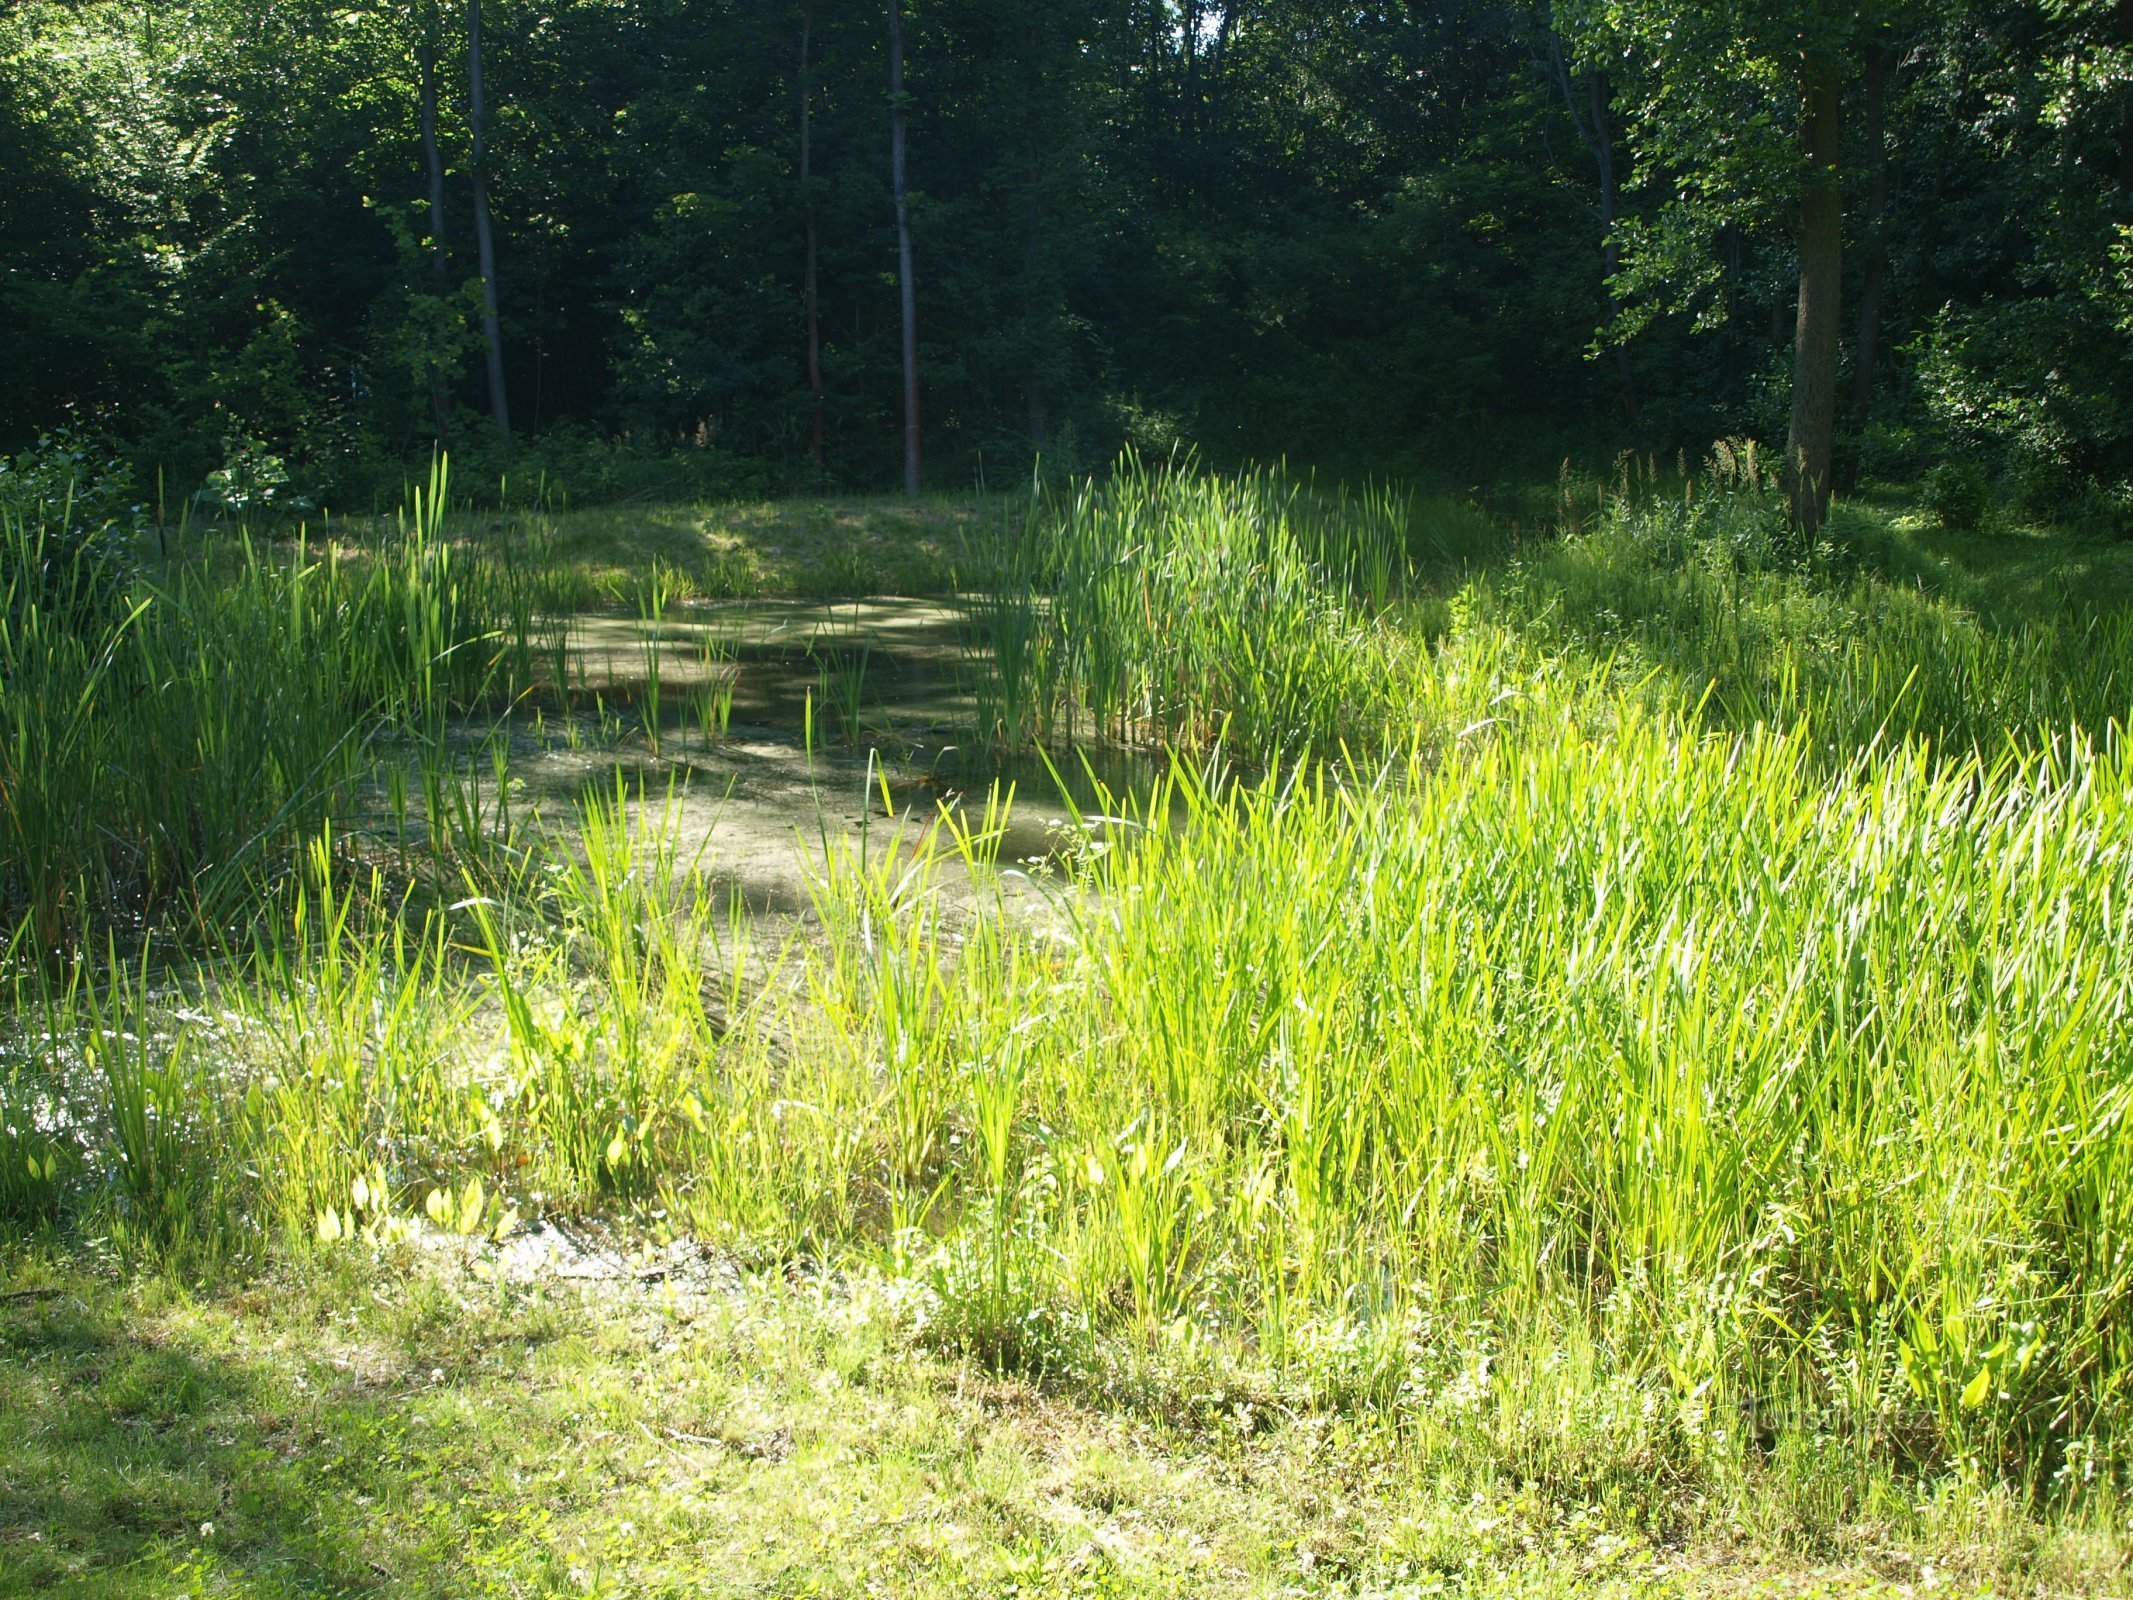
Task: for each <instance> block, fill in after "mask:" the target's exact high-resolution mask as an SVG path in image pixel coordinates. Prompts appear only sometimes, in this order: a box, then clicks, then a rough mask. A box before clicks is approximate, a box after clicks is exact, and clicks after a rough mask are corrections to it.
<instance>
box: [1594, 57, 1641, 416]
mask: <svg viewBox="0 0 2133 1600" xmlns="http://www.w3.org/2000/svg"><path fill="white" fill-rule="evenodd" d="M1587 87H1588V91H1589V93H1590V95H1591V99H1592V149H1593V159H1594V161H1595V162H1596V163H1597V164H1598V166H1599V169H1600V238H1601V241H1602V243H1601V245H1600V269H1601V271H1602V273H1603V274H1604V275H1605V276H1606V279H1607V315H1608V320H1610V321H1615V320H1618V319H1619V318H1620V317H1621V315H1622V297H1621V296H1620V295H1618V294H1616V293H1615V278H1616V276H1617V275H1618V274H1619V273H1620V272H1621V270H1622V240H1621V237H1620V236H1619V234H1618V233H1617V232H1616V229H1615V223H1616V222H1617V220H1619V217H1620V214H1621V186H1620V184H1619V183H1618V181H1617V179H1616V176H1615V130H1614V127H1613V125H1612V124H1611V123H1609V121H1608V120H1607V80H1606V79H1605V78H1603V77H1601V76H1600V74H1599V73H1597V72H1595V73H1594V74H1593V75H1592V77H1591V80H1590V82H1589V84H1588V86H1587ZM1614 347H1615V381H1616V382H1617V383H1618V384H1619V385H1620V386H1621V389H1622V416H1623V420H1625V421H1627V422H1635V421H1636V420H1637V375H1636V372H1635V371H1634V370H1633V369H1632V368H1631V366H1630V364H1629V347H1628V346H1627V345H1625V344H1624V343H1623V342H1622V341H1621V340H1620V339H1619V338H1618V339H1616V340H1615V341H1614Z"/></svg>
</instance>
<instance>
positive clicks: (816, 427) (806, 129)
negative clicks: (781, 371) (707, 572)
mask: <svg viewBox="0 0 2133 1600" xmlns="http://www.w3.org/2000/svg"><path fill="white" fill-rule="evenodd" d="M814 27H815V7H814V0H806V3H805V4H804V5H802V6H801V8H800V196H801V207H802V210H803V213H804V214H805V216H806V219H807V265H806V267H805V269H804V271H803V273H802V276H801V279H800V303H801V305H802V306H803V307H804V308H805V310H806V314H807V390H808V393H809V394H810V395H812V396H813V397H814V417H813V421H812V424H811V426H810V428H809V434H808V446H809V450H810V452H811V453H812V454H813V456H814V462H815V470H816V471H817V472H820V471H821V470H822V319H821V316H820V304H821V303H820V300H819V298H818V297H817V294H816V272H815V263H816V256H817V253H818V252H817V244H816V232H815V191H814V190H813V188H812V187H810V180H811V179H812V178H813V176H814V169H813V167H812V165H811V156H812V145H811V141H810V118H809V106H808V82H807V66H808V60H807V58H808V46H809V45H810V44H812V43H813V35H814Z"/></svg>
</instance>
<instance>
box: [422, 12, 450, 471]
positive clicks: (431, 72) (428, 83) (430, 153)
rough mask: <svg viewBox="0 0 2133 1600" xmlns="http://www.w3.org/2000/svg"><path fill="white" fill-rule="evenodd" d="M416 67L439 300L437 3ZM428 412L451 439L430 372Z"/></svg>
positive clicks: (442, 271) (438, 383)
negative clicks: (427, 171)
mask: <svg viewBox="0 0 2133 1600" xmlns="http://www.w3.org/2000/svg"><path fill="white" fill-rule="evenodd" d="M415 60H416V65H417V66H418V67H419V68H420V70H421V78H422V159H423V162H424V163H425V165H427V166H428V168H429V178H430V266H431V268H432V270H433V271H434V272H435V275H436V278H437V293H438V295H439V296H440V297H442V296H444V295H445V294H447V293H448V291H449V287H450V286H449V279H450V277H451V266H450V263H449V262H447V261H446V259H445V253H444V156H443V154H442V153H441V152H440V151H439V150H438V148H437V0H423V7H422V37H421V39H420V40H419V41H418V42H417V44H416V46H415ZM430 411H431V412H432V414H433V415H434V416H435V417H436V420H437V437H438V438H439V439H443V440H449V439H450V438H451V436H452V405H451V401H450V399H449V397H447V395H446V394H445V392H444V381H443V379H442V377H441V376H440V375H439V374H438V373H437V372H436V370H435V369H434V368H433V369H432V370H431V372H430Z"/></svg>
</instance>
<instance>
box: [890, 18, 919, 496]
mask: <svg viewBox="0 0 2133 1600" xmlns="http://www.w3.org/2000/svg"><path fill="white" fill-rule="evenodd" d="M903 11H904V5H903V0H889V106H890V111H889V181H890V183H891V184H892V185H893V186H894V188H895V190H896V288H897V296H898V298H899V299H900V300H901V302H902V305H903V318H904V493H905V494H917V493H918V302H917V299H916V297H915V295H914V294H913V292H912V288H911V207H910V190H909V187H908V186H907V185H906V183H905V181H904V17H903Z"/></svg>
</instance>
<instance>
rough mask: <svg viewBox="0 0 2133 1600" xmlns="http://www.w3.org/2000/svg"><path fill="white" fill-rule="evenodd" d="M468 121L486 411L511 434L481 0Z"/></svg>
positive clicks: (471, 52)
mask: <svg viewBox="0 0 2133 1600" xmlns="http://www.w3.org/2000/svg"><path fill="white" fill-rule="evenodd" d="M467 121H468V124H469V125H470V126H471V128H472V130H473V134H474V246H475V250H476V252H477V254H478V256H479V258H480V263H481V331H482V336H483V337H484V338H485V339H486V340H487V341H488V346H489V415H490V416H491V417H493V418H494V419H495V421H496V431H497V432H498V433H500V434H502V435H503V436H504V437H505V438H507V439H508V438H510V437H511V406H510V402H509V401H508V400H507V399H506V398H505V395H504V337H503V331H502V328H501V327H500V325H499V323H498V319H497V315H496V237H495V234H494V232H493V230H492V229H491V228H490V226H489V153H488V147H487V146H486V145H484V144H483V143H482V126H481V122H482V96H481V0H467Z"/></svg>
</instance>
